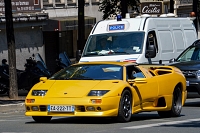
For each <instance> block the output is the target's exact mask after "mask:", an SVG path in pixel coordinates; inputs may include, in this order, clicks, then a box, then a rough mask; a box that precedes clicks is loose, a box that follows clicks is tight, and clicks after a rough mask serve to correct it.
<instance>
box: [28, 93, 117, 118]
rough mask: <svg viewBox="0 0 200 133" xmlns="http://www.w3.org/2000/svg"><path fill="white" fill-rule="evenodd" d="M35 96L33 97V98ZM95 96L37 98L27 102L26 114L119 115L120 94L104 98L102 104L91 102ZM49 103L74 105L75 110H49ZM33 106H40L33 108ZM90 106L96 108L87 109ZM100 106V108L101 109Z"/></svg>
mask: <svg viewBox="0 0 200 133" xmlns="http://www.w3.org/2000/svg"><path fill="white" fill-rule="evenodd" d="M32 98H33V97H31V99H32ZM91 99H94V98H92V97H91V98H45V99H44V98H36V99H35V102H34V103H25V107H26V113H25V115H26V116H79V117H80V116H82V117H84V116H90V117H92V116H93V117H108V116H117V115H118V106H119V101H120V96H116V97H107V98H102V102H101V104H94V103H91ZM48 105H74V106H75V110H74V112H49V111H48V109H47V106H48ZM33 106H37V107H38V108H39V110H38V111H34V110H32V107H33ZM88 106H90V107H91V106H92V107H94V108H95V110H94V111H89V110H87V107H88ZM99 107H100V110H99Z"/></svg>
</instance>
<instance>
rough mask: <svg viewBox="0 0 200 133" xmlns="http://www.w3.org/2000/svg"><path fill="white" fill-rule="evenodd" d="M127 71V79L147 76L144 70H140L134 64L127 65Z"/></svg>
mask: <svg viewBox="0 0 200 133" xmlns="http://www.w3.org/2000/svg"><path fill="white" fill-rule="evenodd" d="M126 72H127V80H128V79H135V78H145V76H144V74H143V73H142V71H140V70H139V69H138V68H136V67H135V66H134V65H133V66H127V67H126Z"/></svg>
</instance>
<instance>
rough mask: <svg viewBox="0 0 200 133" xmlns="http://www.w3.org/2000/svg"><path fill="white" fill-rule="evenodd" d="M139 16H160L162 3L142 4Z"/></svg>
mask: <svg viewBox="0 0 200 133" xmlns="http://www.w3.org/2000/svg"><path fill="white" fill-rule="evenodd" d="M140 12H141V14H162V13H163V3H162V2H143V3H141V8H140Z"/></svg>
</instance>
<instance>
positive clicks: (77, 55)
mask: <svg viewBox="0 0 200 133" xmlns="http://www.w3.org/2000/svg"><path fill="white" fill-rule="evenodd" d="M80 58H81V50H77V51H76V61H79V60H80Z"/></svg>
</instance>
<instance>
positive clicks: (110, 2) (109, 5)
mask: <svg viewBox="0 0 200 133" xmlns="http://www.w3.org/2000/svg"><path fill="white" fill-rule="evenodd" d="M122 2H127V8H131V9H132V10H135V11H137V12H139V9H138V7H139V4H140V0H126V1H125V0H100V2H99V11H101V12H103V17H102V19H107V18H109V17H112V16H113V15H114V16H116V15H117V14H118V13H120V14H121V13H122V12H121V11H123V10H122V7H121V3H122Z"/></svg>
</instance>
